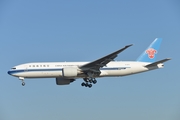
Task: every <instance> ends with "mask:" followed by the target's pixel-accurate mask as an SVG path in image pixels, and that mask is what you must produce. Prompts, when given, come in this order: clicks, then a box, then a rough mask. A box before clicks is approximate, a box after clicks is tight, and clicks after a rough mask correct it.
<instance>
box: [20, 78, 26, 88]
mask: <svg viewBox="0 0 180 120" xmlns="http://www.w3.org/2000/svg"><path fill="white" fill-rule="evenodd" d="M19 80H21V81H22V86H25V82H24V77H19Z"/></svg>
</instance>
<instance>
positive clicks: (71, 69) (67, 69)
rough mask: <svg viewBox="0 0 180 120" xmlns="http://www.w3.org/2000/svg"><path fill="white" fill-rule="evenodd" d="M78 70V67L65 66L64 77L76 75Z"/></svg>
mask: <svg viewBox="0 0 180 120" xmlns="http://www.w3.org/2000/svg"><path fill="white" fill-rule="evenodd" d="M77 74H78V70H77V68H76V67H65V68H63V70H62V75H63V77H76V76H77Z"/></svg>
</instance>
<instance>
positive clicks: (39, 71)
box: [8, 38, 170, 88]
mask: <svg viewBox="0 0 180 120" xmlns="http://www.w3.org/2000/svg"><path fill="white" fill-rule="evenodd" d="M161 42H162V39H161V38H156V39H155V40H154V41H153V42H152V43H151V45H150V46H149V47H148V48H147V49H146V50H145V51H144V52H143V53H142V55H141V56H140V57H139V58H138V59H137V60H136V61H114V59H115V58H116V57H117V56H118V54H119V53H121V52H122V51H124V50H125V49H127V48H128V47H130V46H132V45H127V46H125V47H124V48H121V49H119V50H117V51H115V52H113V53H111V54H108V55H106V56H104V57H102V58H100V59H97V60H95V61H92V62H39V63H26V64H21V65H17V66H14V67H13V68H11V70H9V71H8V74H10V75H12V76H15V77H18V78H19V79H20V80H22V85H23V86H24V85H25V82H24V79H25V78H55V79H56V84H57V85H68V84H70V83H72V82H74V81H75V80H76V79H78V78H82V79H83V80H84V82H83V83H82V84H81V85H82V86H85V87H89V88H91V87H92V84H96V83H97V80H96V78H99V77H117V76H126V75H132V74H136V73H141V72H146V71H149V70H154V69H158V68H163V66H164V65H163V63H164V62H166V61H168V60H170V59H169V58H166V59H163V60H159V61H155V60H156V56H157V54H158V50H159V47H160V44H161Z"/></svg>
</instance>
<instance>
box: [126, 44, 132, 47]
mask: <svg viewBox="0 0 180 120" xmlns="http://www.w3.org/2000/svg"><path fill="white" fill-rule="evenodd" d="M132 45H133V44H130V45H126V46H125V47H130V46H132Z"/></svg>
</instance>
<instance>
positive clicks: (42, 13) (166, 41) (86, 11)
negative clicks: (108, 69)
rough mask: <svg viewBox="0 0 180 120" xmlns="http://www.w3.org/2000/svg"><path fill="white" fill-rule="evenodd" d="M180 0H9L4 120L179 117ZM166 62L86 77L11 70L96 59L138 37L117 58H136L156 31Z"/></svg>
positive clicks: (1, 35)
mask: <svg viewBox="0 0 180 120" xmlns="http://www.w3.org/2000/svg"><path fill="white" fill-rule="evenodd" d="M179 6H180V1H179V0H111V1H110V0H89V1H85V0H64V1H62V0H16V1H14V0H1V1H0V43H1V44H0V55H1V62H0V66H1V72H0V76H1V80H0V81H1V82H0V120H50V119H51V120H72V119H73V120H84V119H86V120H101V119H102V120H110V119H111V120H120V119H122V120H132V119H133V120H179V119H180V79H179V60H180V56H179V52H178V51H179V50H180V49H179V44H180V7H179ZM156 37H161V38H163V43H162V46H161V48H160V51H159V54H158V58H157V59H158V60H160V59H163V58H167V57H170V58H172V60H171V61H169V62H167V63H166V64H165V68H164V69H160V70H155V71H150V72H147V73H141V74H137V75H132V76H127V77H117V78H101V79H98V83H97V84H96V85H94V86H93V87H92V88H91V89H89V88H84V87H81V86H80V84H81V82H82V80H80V79H79V80H77V81H76V82H73V83H72V84H71V85H69V86H57V85H56V84H55V79H26V81H25V82H26V86H25V87H22V86H21V81H19V80H18V79H17V78H15V77H12V76H9V75H8V74H7V71H8V70H9V69H10V68H11V67H12V66H15V65H18V64H22V63H27V62H40V61H45V62H50V61H56V62H57V61H92V60H95V59H97V58H99V57H102V56H104V55H106V54H108V53H110V52H113V51H114V50H117V49H119V48H121V47H123V46H124V45H127V44H134V46H133V47H131V48H128V49H127V50H126V51H124V52H123V53H122V54H120V55H119V56H118V57H117V58H116V60H136V58H137V57H138V56H139V55H140V54H141V53H142V52H143V50H144V49H145V48H146V47H147V46H148V45H149V44H150V43H151V42H152V41H153V40H154V39H155V38H156Z"/></svg>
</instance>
